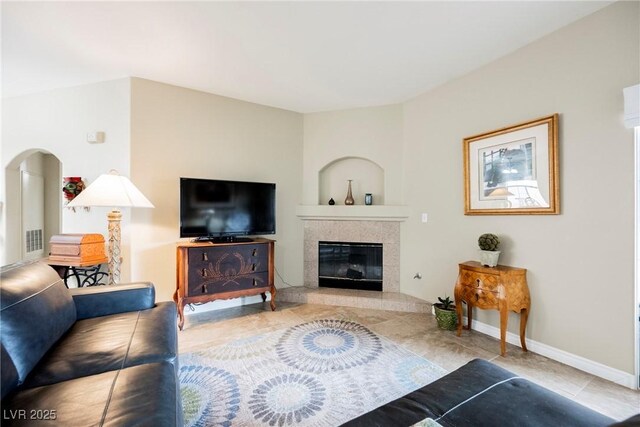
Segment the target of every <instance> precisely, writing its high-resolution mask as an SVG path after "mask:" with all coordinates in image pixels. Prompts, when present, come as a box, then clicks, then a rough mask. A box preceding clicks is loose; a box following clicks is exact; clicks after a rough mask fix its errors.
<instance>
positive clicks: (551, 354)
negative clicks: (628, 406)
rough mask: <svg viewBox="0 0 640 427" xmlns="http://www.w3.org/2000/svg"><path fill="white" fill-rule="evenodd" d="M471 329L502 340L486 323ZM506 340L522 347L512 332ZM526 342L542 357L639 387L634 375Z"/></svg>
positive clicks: (472, 326) (492, 327)
mask: <svg viewBox="0 0 640 427" xmlns="http://www.w3.org/2000/svg"><path fill="white" fill-rule="evenodd" d="M463 321H464V324H466V322H467V318H466V317H465V318H464V319H463ZM471 329H474V330H476V331H478V332H482V333H483V334H487V335H489V336H492V337H494V338H498V339H500V329H499V328H496V327H495V326H491V325H487V324H486V323H482V322H478V321H477V320H472V321H471ZM506 340H507V342H508V343H509V344H514V345H517V346H518V347H519V346H520V336H518V335H516V334H514V333H512V332H509V331H507V338H506ZM525 341H526V343H527V349H529V350H531V351H532V352H534V353H538V354H540V355H542V356H545V357H548V358H549V359H553V360H555V361H558V362H561V363H564V364H565V365H569V366H572V367H574V368H576V369H580V370H581V371H585V372H587V373H589V374H591V375H595V376H596V377H600V378H604V379H605V380H609V381H611V382H614V383H616V384H620V385H622V386H625V387H628V388H630V389H633V390H636V389H637V387H638V384H637V382H636V378H635V376H634V375H633V374H630V373H628V372H624V371H621V370H619V369H615V368H612V367H610V366H606V365H603V364H602V363H598V362H594V361H593V360H589V359H586V358H584V357H582V356H577V355H575V354H572V353H569V352H567V351H564V350H560V349H558V348H555V347H551V346H550V345H547V344H543V343H541V342H537V341H534V340H531V339H528V338H526V339H525Z"/></svg>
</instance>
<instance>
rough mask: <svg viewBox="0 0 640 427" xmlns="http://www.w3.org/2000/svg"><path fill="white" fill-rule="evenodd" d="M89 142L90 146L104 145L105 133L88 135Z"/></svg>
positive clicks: (90, 133)
mask: <svg viewBox="0 0 640 427" xmlns="http://www.w3.org/2000/svg"><path fill="white" fill-rule="evenodd" d="M87 142H88V143H89V144H102V143H103V142H104V132H89V133H87Z"/></svg>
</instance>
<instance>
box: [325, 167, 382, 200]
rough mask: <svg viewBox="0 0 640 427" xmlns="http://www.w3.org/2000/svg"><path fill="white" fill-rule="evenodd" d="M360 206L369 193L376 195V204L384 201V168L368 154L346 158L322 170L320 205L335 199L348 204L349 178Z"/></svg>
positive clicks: (354, 196) (374, 198)
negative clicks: (345, 201)
mask: <svg viewBox="0 0 640 427" xmlns="http://www.w3.org/2000/svg"><path fill="white" fill-rule="evenodd" d="M350 179H351V180H352V182H351V189H352V193H353V198H354V199H355V204H356V205H364V204H365V203H364V196H365V194H366V193H371V194H372V195H373V204H375V205H383V204H384V192H385V188H384V186H385V185H384V183H385V181H384V169H383V168H382V167H381V166H380V165H378V164H377V163H376V162H373V161H371V160H369V159H367V158H364V157H351V156H350V157H342V158H340V159H336V160H334V161H332V162H330V163H328V164H326V165H325V166H324V167H323V168H322V169H320V171H319V172H318V204H319V205H326V204H327V203H328V202H329V199H331V198H333V200H334V201H335V202H336V204H337V205H344V199H345V198H346V197H347V187H348V180H350Z"/></svg>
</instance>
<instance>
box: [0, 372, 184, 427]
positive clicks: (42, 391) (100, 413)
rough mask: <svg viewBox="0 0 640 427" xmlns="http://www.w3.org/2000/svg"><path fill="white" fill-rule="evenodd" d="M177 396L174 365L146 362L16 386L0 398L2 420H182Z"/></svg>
mask: <svg viewBox="0 0 640 427" xmlns="http://www.w3.org/2000/svg"><path fill="white" fill-rule="evenodd" d="M179 399H180V389H179V384H178V381H177V377H176V374H175V369H174V366H173V365H172V364H171V363H169V362H162V363H150V364H145V365H141V366H134V367H130V368H126V369H122V370H116V371H111V372H105V373H102V374H98V375H92V376H89V377H83V378H77V379H73V380H69V381H64V382H60V383H57V384H52V385H47V386H42V387H36V388H31V389H28V390H21V391H18V392H17V393H15V394H14V395H12V396H9V397H8V398H7V399H6V400H3V401H2V409H3V420H2V425H3V426H30V425H34V423H35V421H36V418H45V417H49V419H52V418H53V419H54V420H55V421H42V423H43V425H60V426H98V425H99V426H114V427H115V426H125V425H127V426H129V425H148V426H181V425H182V413H181V410H180V405H179V404H176V402H178V401H179ZM20 410H23V411H25V412H19V411H20ZM52 411H53V412H52ZM22 414H23V415H22Z"/></svg>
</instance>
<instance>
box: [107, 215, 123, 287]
mask: <svg viewBox="0 0 640 427" xmlns="http://www.w3.org/2000/svg"><path fill="white" fill-rule="evenodd" d="M107 220H108V221H109V248H108V252H109V284H110V285H115V284H116V283H119V282H120V264H121V263H122V257H121V255H120V221H121V220H122V212H120V210H118V209H114V210H112V211H111V212H109V213H108V214H107Z"/></svg>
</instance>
